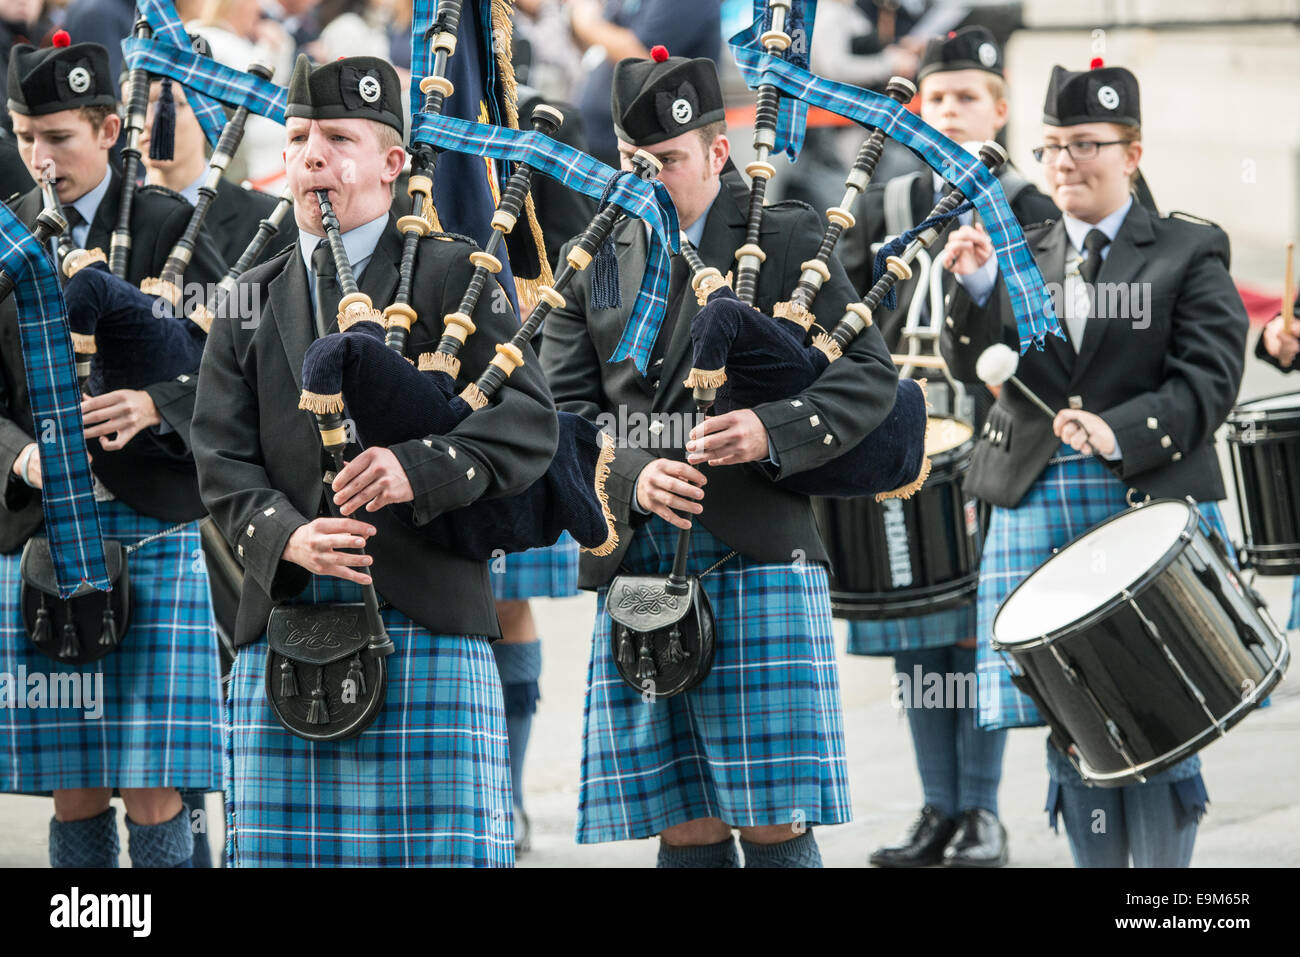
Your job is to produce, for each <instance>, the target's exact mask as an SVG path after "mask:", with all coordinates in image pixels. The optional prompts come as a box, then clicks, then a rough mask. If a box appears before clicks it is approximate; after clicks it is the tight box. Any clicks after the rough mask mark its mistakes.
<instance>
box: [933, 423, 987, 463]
mask: <svg viewBox="0 0 1300 957" xmlns="http://www.w3.org/2000/svg"><path fill="white" fill-rule="evenodd" d="M930 419H949V420H951V421H953V422H960V423H961V424H962V425H964V426H966V427H968V428H969V429H970V435H968V436H966V438H964V439H962V440H961V441H960V442H958V443H957V444H956V445H950V446H948V447H947V448H946V449H940V450H939V451H937V452H934V453H933V454H932V453H930V452H926V453H925V456H926V458H928V459H929V460H930V461H931V462H932V463H933V466H932V468H931V471H933V469H934V468H937V467H938V462H937V461H936V460H937V459H938V458H939V457H941V456H951V457H953V458H956V459H960V458H961V457H962V449H963V448H964V447H965V446H966V445H967V444H969V445H970V454H971V455H974V454H975V446H976V444H977V443H978V442H979V431H978V430H977V429H976V428H975V423H974V422H972V421H970V420H969V419H964V418H962V417H961V416H960V415H953V414H952V413H950V412H935V413H931V414H929V415H927V416H926V423H927V424H926V430H927V431H928V430H929V420H930Z"/></svg>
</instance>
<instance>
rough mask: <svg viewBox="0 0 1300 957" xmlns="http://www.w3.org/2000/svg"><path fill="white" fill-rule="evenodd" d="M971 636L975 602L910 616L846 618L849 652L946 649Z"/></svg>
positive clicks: (855, 653)
mask: <svg viewBox="0 0 1300 957" xmlns="http://www.w3.org/2000/svg"><path fill="white" fill-rule="evenodd" d="M973 637H975V603H974V602H971V603H970V604H967V605H962V606H961V607H959V608H949V609H948V610H947V611H936V612H933V613H932V614H929V615H917V616H916V617H914V618H894V619H892V620H889V621H850V622H849V644H848V652H849V654H851V655H892V654H895V653H896V652H899V651H918V650H920V649H923V648H946V647H948V646H949V645H955V644H957V642H959V641H963V640H964V639H967V638H973Z"/></svg>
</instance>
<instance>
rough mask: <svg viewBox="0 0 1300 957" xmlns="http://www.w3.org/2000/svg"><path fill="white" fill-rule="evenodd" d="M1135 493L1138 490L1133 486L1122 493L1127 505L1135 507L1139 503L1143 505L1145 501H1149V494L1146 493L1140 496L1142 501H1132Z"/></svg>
mask: <svg viewBox="0 0 1300 957" xmlns="http://www.w3.org/2000/svg"><path fill="white" fill-rule="evenodd" d="M1137 494H1138V490H1137V489H1135V488H1130V489H1129V490H1128V491H1127V492H1125V493H1124V501H1125V502H1126V503H1128V506H1129V507H1130V508H1137V507H1138V506H1139V505H1145V504H1146V503H1147V502H1149V501H1151V496H1150V495H1147V494H1144V495H1143V496H1142V501H1140V502H1137V501H1134V496H1136V495H1137Z"/></svg>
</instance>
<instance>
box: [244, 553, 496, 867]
mask: <svg viewBox="0 0 1300 957" xmlns="http://www.w3.org/2000/svg"><path fill="white" fill-rule="evenodd" d="M300 600H301V601H308V602H312V603H320V602H329V601H358V600H360V598H359V593H358V589H357V588H356V586H355V585H352V584H351V583H349V582H345V581H342V580H341V579H334V578H319V577H317V578H313V579H312V585H311V586H310V587H309V588H308V590H307V591H306V592H304V593H303V595H302V596H301V598H300ZM383 618H384V625H385V627H386V628H387V629H388V634H389V637H391V638H392V639H393V643H394V644H395V645H396V646H397V650H396V651H395V652H394V653H393V654H392V655H390V656H389V658H388V689H387V694H386V696H385V702H384V706H383V708H382V709H381V710H380V712H379V715H378V717H377V718H376V719H375V721H374V723H373V724H372V725H371V726H370V727H369V728H367V729H366V730H365V731H364V732H362V733H361V734H360V735H359V736H357V737H355V738H351V739H348V740H345V741H333V742H325V743H316V742H311V741H305V740H303V739H302V738H299V737H296V736H295V735H292V734H290V733H289V732H288V731H286V730H284V728H282V727H281V726H280V724H279V722H278V721H276V719H275V716H274V715H273V714H272V713H271V708H270V705H268V704H267V702H266V692H265V685H264V680H265V679H264V673H265V667H266V638H265V636H263V637H262V639H261V640H259V641H257V642H254V643H253V644H250V645H246V646H245V647H243V648H241V649H240V650H239V654H238V656H237V657H236V659H235V666H234V671H233V673H232V675H231V681H230V696H229V724H230V742H229V750H228V752H227V761H228V770H227V786H226V808H227V836H228V840H227V845H226V854H227V861H228V863H230V864H231V865H232V866H236V867H354V866H355V867H511V866H513V864H514V823H513V820H512V818H511V800H510V765H509V760H508V757H507V739H506V722H505V713H504V710H503V708H502V703H501V682H500V680H499V679H498V677H497V666H496V661H495V659H494V658H493V656H492V648H491V646H490V645H489V643H488V641H487V639H486V638H481V637H475V636H472V635H435V634H431V633H430V632H429V631H427V630H426V629H424V628H422V627H421V626H419V625H417V624H416V623H415V622H413V621H411V620H410V619H409V618H406V617H405V616H403V615H402V614H400V613H399V612H397V611H396V610H394V609H392V608H385V609H384V611H383Z"/></svg>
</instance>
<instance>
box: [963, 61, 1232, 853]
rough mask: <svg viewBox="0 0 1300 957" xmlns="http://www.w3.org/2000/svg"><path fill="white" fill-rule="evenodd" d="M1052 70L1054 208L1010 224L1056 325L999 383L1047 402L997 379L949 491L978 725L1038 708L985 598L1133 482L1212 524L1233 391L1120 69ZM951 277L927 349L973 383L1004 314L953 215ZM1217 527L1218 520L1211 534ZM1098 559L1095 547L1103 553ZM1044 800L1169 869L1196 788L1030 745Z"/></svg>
mask: <svg viewBox="0 0 1300 957" xmlns="http://www.w3.org/2000/svg"><path fill="white" fill-rule="evenodd" d="M1093 67H1094V68H1093V69H1092V70H1089V71H1083V72H1073V71H1070V70H1066V69H1064V68H1062V67H1059V66H1058V67H1055V68H1054V69H1053V71H1052V77H1051V81H1050V82H1049V84H1048V90H1047V100H1046V103H1045V105H1044V109H1043V113H1044V115H1043V124H1044V126H1043V140H1042V146H1041V147H1040V148H1039V149H1037V150H1035V151H1034V155H1035V156H1036V157H1038V158H1039V159H1040V161H1041V162H1042V164H1043V170H1044V174H1045V177H1046V180H1047V185H1048V187H1049V189H1050V192H1051V196H1052V199H1053V201H1055V203H1056V205H1057V207H1058V208H1059V209H1060V210H1061V217H1060V219H1059V220H1057V221H1056V222H1053V223H1049V224H1044V225H1042V226H1040V227H1031V228H1030V229H1027V230H1026V231H1025V232H1026V238H1027V239H1028V242H1029V247H1030V249H1031V251H1032V252H1033V254H1034V257H1035V259H1036V260H1037V262H1038V266H1039V268H1040V269H1041V270H1042V273H1043V276H1044V278H1045V279H1046V281H1047V283H1048V288H1049V290H1050V291H1051V293H1052V296H1053V301H1054V305H1055V308H1056V313H1057V316H1058V317H1059V319H1060V322H1061V327H1062V329H1063V331H1064V333H1065V335H1064V337H1056V336H1048V337H1047V342H1046V345H1045V348H1044V349H1043V350H1041V351H1038V350H1034V349H1031V350H1029V352H1028V353H1027V354H1026V355H1025V356H1024V357H1023V359H1022V361H1021V365H1020V368H1019V370H1018V372H1017V376H1018V377H1019V379H1020V380H1021V381H1022V382H1023V383H1024V384H1025V385H1026V386H1027V387H1028V388H1029V389H1030V390H1032V391H1033V392H1034V393H1036V394H1037V395H1038V396H1040V397H1041V398H1042V399H1043V400H1044V401H1045V402H1046V403H1047V404H1048V405H1049V406H1050V407H1051V408H1053V409H1056V410H1058V411H1057V413H1056V415H1055V416H1054V417H1052V418H1049V417H1048V416H1046V415H1044V413H1043V412H1042V411H1041V410H1040V409H1038V408H1037V407H1036V406H1035V405H1034V404H1033V403H1032V402H1031V401H1030V400H1029V399H1027V398H1026V397H1025V395H1024V394H1023V393H1022V392H1021V391H1020V390H1018V389H1005V388H1004V389H1003V390H1002V391H1001V393H1000V395H999V396H998V400H997V402H996V404H995V405H994V407H993V409H992V410H991V411H990V413H989V417H988V426H989V427H988V429H987V430H986V431H985V435H984V437H983V438H981V442H994V443H996V444H997V445H998V446H999V447H1000V451H1001V452H1002V453H1003V454H998V455H988V456H983V457H977V463H976V465H973V466H972V469H971V472H970V475H969V476H968V478H967V481H966V489H967V491H973V493H974V494H977V495H979V496H980V497H982V498H984V499H986V500H987V501H989V502H990V503H992V505H993V506H994V507H993V509H992V517H991V520H990V523H989V531H988V538H987V540H986V543H985V549H984V554H983V558H982V561H981V568H980V584H979V596H978V613H977V618H978V621H977V626H976V632H977V638H978V652H977V659H978V664H977V671H978V680H979V699H980V723H981V725H982V726H984V727H990V728H1010V727H1027V726H1034V725H1041V724H1043V720H1042V718H1041V717H1040V716H1039V714H1038V713H1037V711H1036V710H1035V708H1034V705H1033V703H1032V702H1031V701H1030V700H1029V699H1028V698H1027V697H1025V696H1024V695H1022V694H1020V692H1019V691H1017V690H1016V689H1015V687H1014V686H1013V685H1012V684H1011V682H1010V678H1009V673H1008V671H1007V668H1006V665H1005V664H1004V662H1003V661H1002V659H1001V658H1000V657H999V656H998V655H996V654H995V653H994V652H993V651H992V649H991V644H990V639H991V634H992V624H993V618H994V614H995V613H996V611H997V608H998V605H999V604H1000V603H1001V601H1002V600H1003V599H1004V598H1005V597H1006V596H1007V595H1008V594H1009V593H1010V592H1011V590H1012V589H1013V588H1014V587H1015V586H1016V585H1017V584H1019V583H1020V582H1021V581H1022V580H1023V579H1024V578H1025V577H1027V576H1028V575H1029V573H1030V572H1031V571H1033V570H1034V569H1035V568H1036V567H1038V566H1039V565H1041V564H1042V563H1043V562H1044V561H1046V560H1047V559H1048V558H1049V557H1050V555H1051V554H1052V552H1053V550H1055V549H1057V548H1060V547H1062V546H1064V545H1065V544H1066V543H1068V542H1069V541H1071V540H1072V539H1074V538H1076V537H1078V536H1079V535H1080V534H1082V533H1083V532H1084V531H1085V530H1086V529H1088V528H1090V527H1091V526H1093V525H1096V524H1097V523H1098V522H1101V521H1102V520H1103V519H1105V518H1107V517H1109V516H1111V515H1113V514H1115V513H1117V512H1120V511H1122V510H1123V509H1125V508H1126V507H1128V506H1129V505H1131V504H1134V503H1137V502H1141V501H1144V500H1146V499H1147V498H1161V497H1174V498H1182V497H1184V496H1188V495H1190V496H1192V497H1193V498H1194V499H1196V501H1198V502H1200V503H1202V504H1201V510H1202V512H1203V513H1204V514H1205V516H1206V518H1207V519H1208V520H1209V521H1210V522H1211V524H1213V525H1214V526H1215V527H1217V528H1218V529H1219V530H1220V531H1221V532H1222V531H1223V524H1222V517H1221V516H1220V514H1219V508H1218V504H1217V503H1218V502H1219V500H1221V499H1222V498H1223V497H1224V494H1225V492H1224V484H1223V477H1222V475H1221V473H1220V470H1219V464H1218V459H1217V457H1216V454H1215V449H1214V432H1215V430H1216V429H1217V428H1218V427H1219V425H1220V424H1221V423H1222V422H1223V421H1224V419H1225V418H1226V417H1227V414H1228V412H1229V410H1230V409H1231V408H1232V404H1233V402H1234V401H1235V400H1236V396H1237V387H1238V385H1239V384H1240V380H1241V373H1242V366H1243V362H1244V352H1245V340H1246V330H1247V327H1248V321H1247V318H1246V311H1245V308H1244V306H1243V305H1242V302H1241V298H1240V296H1239V295H1238V294H1237V291H1236V288H1235V287H1234V285H1233V283H1232V279H1231V278H1230V277H1229V275H1228V257H1229V250H1228V237H1227V235H1226V234H1225V233H1224V232H1223V231H1222V230H1220V229H1219V228H1218V227H1217V226H1215V225H1213V224H1212V223H1208V222H1205V221H1204V220H1199V219H1194V218H1191V217H1185V216H1182V215H1180V214H1173V215H1172V216H1169V217H1163V218H1162V217H1160V216H1158V215H1156V214H1154V213H1153V212H1151V211H1149V210H1148V209H1146V208H1145V207H1144V206H1143V205H1142V204H1141V203H1140V202H1137V201H1136V197H1135V196H1134V195H1133V193H1132V188H1133V185H1134V183H1135V181H1136V180H1137V178H1138V164H1139V161H1140V160H1141V158H1142V152H1143V148H1142V142H1141V128H1140V113H1139V105H1138V83H1137V79H1136V78H1135V77H1134V76H1133V74H1132V73H1130V72H1129V71H1128V70H1125V69H1123V68H1119V67H1109V68H1107V67H1102V65H1101V63H1100V61H1094V64H1093ZM943 259H944V265H945V266H946V267H947V268H949V269H950V270H952V271H953V272H955V273H957V274H958V277H959V282H960V284H961V288H960V289H958V290H957V291H955V292H954V294H953V300H952V307H951V310H950V314H949V320H948V328H947V329H946V330H945V337H944V342H943V347H944V354H945V356H946V358H947V359H948V361H949V363H950V364H951V365H952V368H953V371H954V373H955V374H956V375H958V376H960V377H962V378H965V379H970V380H972V381H974V380H975V379H976V374H975V362H976V359H977V358H978V357H979V355H980V353H981V352H982V351H983V350H984V348H986V347H987V346H989V345H991V344H993V343H998V342H1001V343H1005V344H1007V345H1009V346H1012V347H1013V348H1014V347H1015V345H1016V343H1017V338H1016V332H1015V328H1016V327H1015V321H1014V318H1013V316H1012V312H1011V309H1010V306H1009V304H1008V302H1007V298H1006V293H1005V289H1004V288H1003V287H1002V284H1000V283H998V282H997V273H998V262H997V258H996V257H995V256H994V255H993V250H992V244H991V243H990V241H989V238H988V236H987V235H986V234H985V233H983V232H981V231H979V230H978V229H973V228H971V227H961V228H960V229H958V230H957V231H955V232H954V234H953V235H952V236H951V237H950V238H949V240H948V243H947V245H946V246H945V249H944V256H943ZM1225 537H1226V536H1225ZM1103 557H1104V556H1103ZM1047 751H1048V754H1047V766H1048V772H1049V774H1050V777H1051V785H1050V788H1049V791H1048V799H1047V808H1046V809H1047V811H1048V813H1049V814H1050V816H1051V822H1052V825H1053V827H1055V826H1056V822H1057V819H1058V817H1060V818H1063V819H1064V821H1065V827H1066V833H1067V835H1068V837H1069V843H1070V851H1071V854H1072V855H1073V857H1074V862H1075V864H1076V865H1077V866H1080V867H1126V866H1128V864H1129V861H1130V859H1131V860H1132V863H1133V864H1134V865H1135V866H1137V867H1186V866H1187V865H1188V864H1189V863H1190V861H1191V857H1192V846H1193V843H1194V842H1195V839H1196V829H1197V824H1198V821H1199V818H1200V816H1201V814H1202V813H1203V812H1204V809H1205V806H1206V803H1207V800H1208V798H1207V795H1206V792H1205V786H1204V783H1203V781H1202V779H1201V775H1200V759H1199V758H1198V757H1195V756H1193V757H1191V758H1189V759H1187V760H1186V761H1183V762H1182V763H1180V764H1177V765H1175V766H1174V767H1173V768H1170V769H1169V770H1168V771H1165V772H1163V773H1161V774H1158V775H1154V776H1152V777H1151V778H1149V779H1148V780H1147V782H1146V783H1144V784H1137V785H1131V786H1129V787H1124V788H1089V787H1086V786H1085V785H1084V782H1083V780H1082V779H1081V778H1080V776H1079V774H1078V772H1076V771H1075V770H1074V768H1073V766H1072V765H1071V764H1070V763H1069V762H1068V761H1067V760H1066V758H1065V757H1064V756H1063V755H1062V754H1061V753H1060V752H1058V751H1057V750H1056V748H1055V747H1053V746H1052V745H1051V744H1050V743H1049V745H1048V748H1047Z"/></svg>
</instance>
